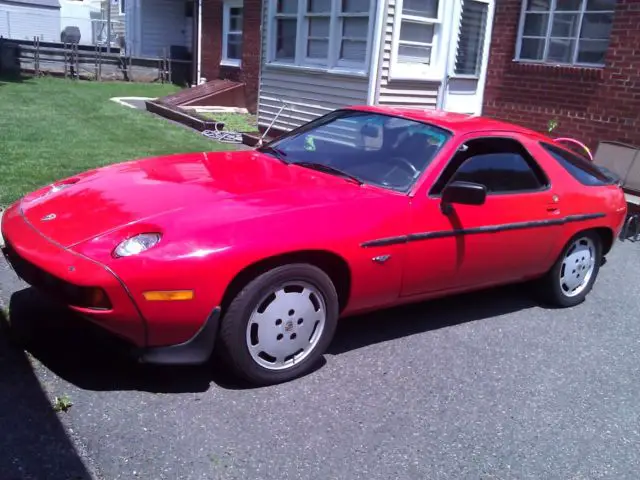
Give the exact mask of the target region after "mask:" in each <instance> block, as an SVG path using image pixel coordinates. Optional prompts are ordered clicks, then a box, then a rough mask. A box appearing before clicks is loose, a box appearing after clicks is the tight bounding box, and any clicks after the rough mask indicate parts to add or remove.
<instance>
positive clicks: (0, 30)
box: [0, 1, 60, 42]
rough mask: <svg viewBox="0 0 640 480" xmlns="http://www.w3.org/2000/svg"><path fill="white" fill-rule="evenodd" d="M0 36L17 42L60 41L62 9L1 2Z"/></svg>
mask: <svg viewBox="0 0 640 480" xmlns="http://www.w3.org/2000/svg"><path fill="white" fill-rule="evenodd" d="M0 35H1V36H3V37H5V38H13V39H15V40H33V37H40V40H41V41H43V42H59V41H60V9H59V8H46V7H40V6H36V5H31V6H25V5H13V4H10V3H9V4H8V3H4V2H2V1H0Z"/></svg>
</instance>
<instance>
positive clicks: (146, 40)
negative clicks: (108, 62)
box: [140, 0, 187, 57]
mask: <svg viewBox="0 0 640 480" xmlns="http://www.w3.org/2000/svg"><path fill="white" fill-rule="evenodd" d="M140 1H141V12H140V19H141V23H142V28H141V30H142V32H141V46H142V48H141V54H142V55H143V56H145V57H157V56H158V55H160V54H161V53H162V49H163V48H166V49H167V53H168V49H169V47H170V46H171V45H180V46H183V47H186V46H187V32H186V30H185V25H186V24H185V6H184V2H183V1H181V0H140Z"/></svg>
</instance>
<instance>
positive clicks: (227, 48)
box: [222, 0, 242, 66]
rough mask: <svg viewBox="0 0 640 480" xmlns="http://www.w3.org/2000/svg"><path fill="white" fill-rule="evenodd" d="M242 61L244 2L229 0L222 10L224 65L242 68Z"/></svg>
mask: <svg viewBox="0 0 640 480" xmlns="http://www.w3.org/2000/svg"><path fill="white" fill-rule="evenodd" d="M241 60H242V0H240V1H238V0H227V1H225V2H224V6H223V10H222V64H223V65H232V66H240V63H241Z"/></svg>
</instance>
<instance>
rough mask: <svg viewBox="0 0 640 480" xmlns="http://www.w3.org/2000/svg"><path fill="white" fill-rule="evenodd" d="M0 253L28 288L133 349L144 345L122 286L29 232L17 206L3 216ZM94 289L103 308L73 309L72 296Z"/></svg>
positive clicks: (140, 324) (142, 328) (102, 269)
mask: <svg viewBox="0 0 640 480" xmlns="http://www.w3.org/2000/svg"><path fill="white" fill-rule="evenodd" d="M1 232H2V236H3V237H4V243H5V245H4V247H3V248H2V251H3V253H4V255H5V257H6V258H7V260H8V262H9V264H10V265H11V266H12V267H13V269H14V270H15V271H16V273H17V274H18V276H20V277H21V278H23V279H24V280H25V281H26V282H27V283H29V284H30V285H32V286H33V287H35V288H37V289H39V290H42V291H44V292H46V293H49V294H50V295H51V296H52V297H53V298H54V299H55V300H57V301H59V302H61V303H64V304H66V305H67V306H68V307H69V308H71V309H72V310H74V311H76V312H78V313H79V314H81V315H82V316H84V317H86V318H88V319H89V320H91V321H92V322H94V323H95V324H97V325H98V326H100V327H102V328H104V329H106V330H109V331H111V332H112V333H114V334H116V335H118V336H120V337H122V338H124V339H125V340H127V341H128V342H130V343H132V344H133V345H135V346H137V347H144V346H145V345H147V327H146V323H145V321H144V319H143V317H142V316H141V315H140V313H139V311H138V309H137V307H136V305H135V303H134V302H133V300H132V299H131V296H130V295H129V293H128V291H127V289H126V287H125V285H124V284H123V283H122V282H121V281H120V279H119V278H118V277H117V276H116V275H115V274H114V273H113V272H112V271H111V270H110V269H109V268H107V267H106V266H104V265H102V264H100V263H98V262H96V261H94V260H91V259H89V258H87V257H85V256H83V255H80V254H78V253H75V252H71V251H70V250H67V249H65V248H63V247H62V246H60V245H57V244H55V243H53V242H51V241H50V240H48V239H47V238H45V237H44V236H42V235H41V234H40V233H39V232H38V231H37V230H36V229H35V228H33V227H32V226H31V225H30V224H29V223H28V222H27V221H26V220H25V219H24V218H23V217H22V215H21V214H20V211H19V208H18V206H17V205H14V206H12V207H10V208H9V209H7V210H6V211H5V212H4V215H3V218H2V224H1ZM86 287H99V288H102V289H103V290H104V292H105V293H106V295H107V297H108V298H109V301H110V304H111V305H110V307H109V308H108V309H102V310H97V309H92V308H85V307H79V306H77V305H73V300H72V299H73V298H74V295H73V293H74V292H76V291H77V290H78V289H82V288H86Z"/></svg>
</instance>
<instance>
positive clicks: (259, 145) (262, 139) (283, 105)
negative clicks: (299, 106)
mask: <svg viewBox="0 0 640 480" xmlns="http://www.w3.org/2000/svg"><path fill="white" fill-rule="evenodd" d="M280 102H281V103H282V106H281V107H280V110H278V113H276V116H275V117H273V120H271V123H270V124H269V126H268V127H267V128H266V130H265V131H264V133H263V134H262V136H261V137H260V139H259V140H258V143H257V144H256V147H257V148H259V147H261V146H262V145H263V143H264V139H265V137H266V136H267V134H268V133H269V130H271V128H272V127H273V124H274V123H276V120H278V117H280V114H281V113H282V111H283V110H284V109H285V107H287V106H288V105H287V103H285V102H284V101H282V100H280Z"/></svg>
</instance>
